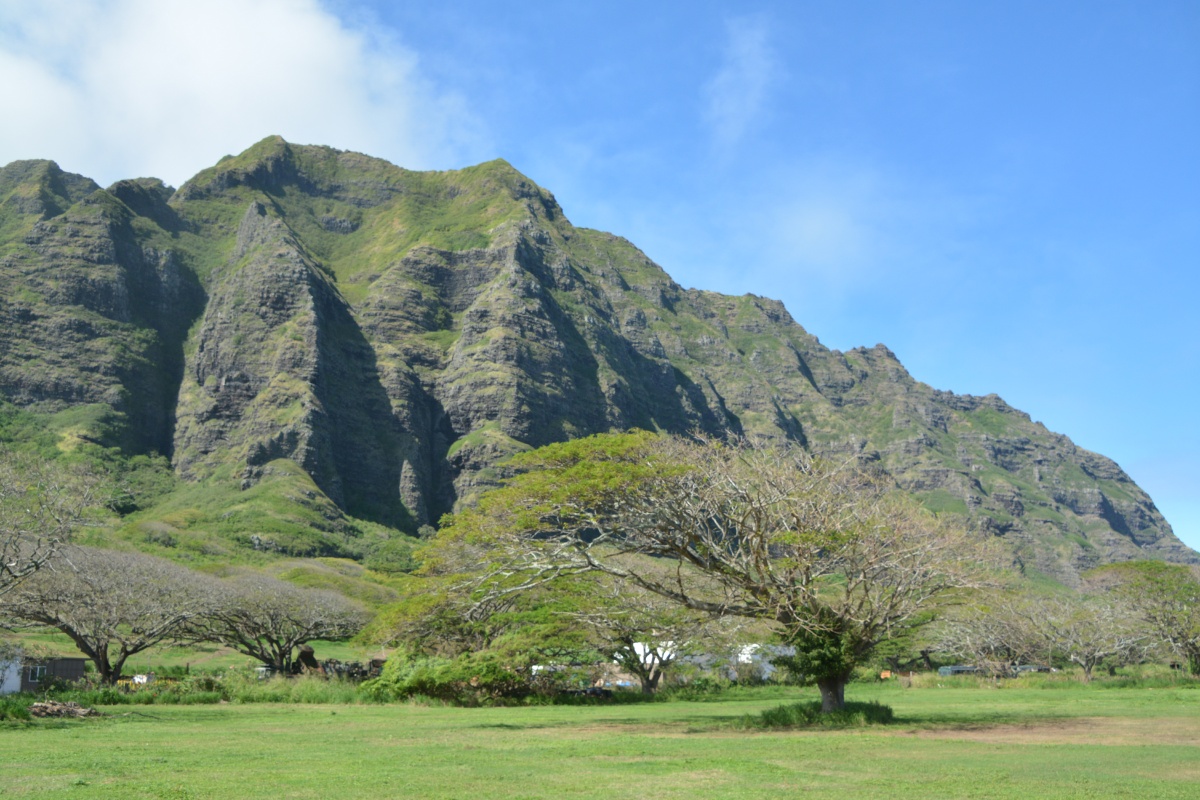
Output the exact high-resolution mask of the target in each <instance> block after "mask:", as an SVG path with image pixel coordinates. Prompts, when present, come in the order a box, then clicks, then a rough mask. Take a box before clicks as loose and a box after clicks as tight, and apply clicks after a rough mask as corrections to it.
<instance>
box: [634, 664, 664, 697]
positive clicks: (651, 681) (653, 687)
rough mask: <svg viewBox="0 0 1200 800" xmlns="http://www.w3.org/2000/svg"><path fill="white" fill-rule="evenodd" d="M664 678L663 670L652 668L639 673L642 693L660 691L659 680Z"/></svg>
mask: <svg viewBox="0 0 1200 800" xmlns="http://www.w3.org/2000/svg"><path fill="white" fill-rule="evenodd" d="M661 678H662V670H659V669H655V668H653V667H652V668H651V669H649V670H647V671H644V672H641V673H639V674H638V679H639V680H640V681H641V682H642V694H654V693H655V692H657V691H658V682H659V680H660V679H661Z"/></svg>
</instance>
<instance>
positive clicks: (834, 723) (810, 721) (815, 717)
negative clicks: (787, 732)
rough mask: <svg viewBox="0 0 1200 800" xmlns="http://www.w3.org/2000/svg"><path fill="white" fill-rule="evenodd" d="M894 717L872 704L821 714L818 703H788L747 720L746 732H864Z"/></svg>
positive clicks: (883, 706) (888, 711) (885, 708)
mask: <svg viewBox="0 0 1200 800" xmlns="http://www.w3.org/2000/svg"><path fill="white" fill-rule="evenodd" d="M893 718H894V714H893V713H892V708H891V706H885V705H882V704H880V703H876V702H874V701H872V702H870V703H855V702H849V703H846V707H845V708H843V709H841V710H839V711H830V712H828V713H826V712H823V711H821V701H819V700H813V701H810V702H806V703H791V704H789V705H783V706H778V707H776V708H771V709H767V710H766V711H764V712H762V713H761V714H759V715H758V716H757V717H747V718H746V720H745V724H746V727H748V728H767V729H772V728H864V727H866V726H868V725H886V724H888V723H889V722H891V721H892V719H893Z"/></svg>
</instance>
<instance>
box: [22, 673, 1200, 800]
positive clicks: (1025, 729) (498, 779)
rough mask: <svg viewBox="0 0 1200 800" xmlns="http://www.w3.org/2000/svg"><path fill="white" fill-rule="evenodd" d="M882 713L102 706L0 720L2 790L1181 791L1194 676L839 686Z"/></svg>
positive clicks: (1041, 794) (90, 793) (778, 695)
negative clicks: (879, 721) (769, 716)
mask: <svg viewBox="0 0 1200 800" xmlns="http://www.w3.org/2000/svg"><path fill="white" fill-rule="evenodd" d="M852 690H853V691H852V694H853V699H855V700H879V701H881V702H884V703H887V704H889V705H891V706H892V707H893V708H894V709H895V711H896V715H897V718H898V719H897V722H896V723H894V724H892V725H889V726H886V727H877V728H868V729H858V730H841V731H789V732H778V733H762V732H750V731H747V730H744V729H742V728H739V727H738V726H737V722H738V721H739V720H740V719H742V718H744V717H745V716H746V715H748V714H752V713H757V712H759V711H761V710H763V709H765V708H769V707H771V706H774V705H778V704H779V703H781V702H785V701H792V700H800V699H811V698H813V697H814V696H815V693H814V692H813V691H811V690H804V689H785V688H771V689H764V690H761V691H755V692H739V693H735V694H734V695H733V696H732V697H731V698H730V699H725V700H720V701H714V702H692V703H689V702H671V703H652V704H642V705H625V706H582V707H580V706H548V707H526V708H485V709H462V708H445V707H428V706H420V705H391V706H372V705H339V706H332V705H270V704H261V705H238V704H231V705H218V706H143V707H130V706H119V707H111V708H108V709H106V711H107V712H108V713H109V716H108V717H106V718H104V719H101V720H96V721H84V722H71V723H57V722H51V723H46V722H41V723H38V724H36V725H33V726H27V725H26V726H21V725H12V724H10V725H8V726H5V727H0V797H4V798H10V797H11V798H17V797H20V798H35V797H80V798H84V797H86V798H97V797H102V798H103V797H112V798H117V797H120V798H241V797H258V796H265V797H288V798H334V797H375V798H387V797H423V798H426V797H427V798H475V797H484V798H488V799H489V800H502V799H503V798H559V797H567V798H593V797H594V798H601V797H603V798H614V797H622V798H624V797H634V798H636V797H646V798H755V797H763V798H767V797H769V798H780V797H800V796H803V797H819V798H826V797H838V798H841V797H845V798H874V797H879V798H891V797H897V798H899V797H922V798H958V797H963V798H1022V800H1027V799H1028V798H1060V797H1061V798H1106V797H1123V798H1189V800H1190V799H1192V798H1196V797H1198V796H1200V691H1198V690H1195V689H1144V688H1143V689H1101V688H1076V687H1073V686H1066V687H1060V688H1022V687H1016V686H1009V687H1007V688H1001V689H988V688H927V689H902V688H899V687H896V686H868V685H855V686H853V687H852Z"/></svg>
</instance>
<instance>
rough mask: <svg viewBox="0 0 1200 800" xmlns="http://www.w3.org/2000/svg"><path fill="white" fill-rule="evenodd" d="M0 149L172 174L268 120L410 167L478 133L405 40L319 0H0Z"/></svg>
mask: <svg viewBox="0 0 1200 800" xmlns="http://www.w3.org/2000/svg"><path fill="white" fill-rule="evenodd" d="M0 87H3V88H2V89H0V96H2V97H3V102H4V106H5V112H6V113H5V115H6V117H7V121H6V123H5V124H4V125H3V126H0V164H2V163H7V162H8V161H10V160H13V159H17V158H53V159H55V160H57V161H59V162H60V163H61V164H62V166H63V167H64V168H66V169H69V170H72V171H77V172H82V173H85V174H88V175H89V176H90V177H93V178H95V179H96V180H98V181H99V182H101V183H107V182H110V181H113V180H116V179H118V178H123V177H133V176H141V175H155V176H158V177H161V178H163V179H165V180H167V181H168V182H171V183H175V184H178V183H179V182H181V181H183V180H185V179H186V178H188V177H190V176H191V175H192V174H193V173H194V172H196V171H197V170H198V169H200V168H202V167H204V166H208V165H209V164H211V163H213V162H215V161H216V160H217V159H218V158H220V157H221V156H222V155H224V154H226V153H232V152H239V151H240V150H242V149H244V148H246V147H247V146H249V145H250V144H252V143H253V142H255V141H257V140H258V139H261V138H262V137H264V136H266V135H269V134H273V133H278V134H281V135H282V136H284V138H286V139H289V140H291V141H296V142H304V143H321V144H330V145H333V146H335V147H341V148H347V149H354V150H363V151H365V152H368V153H371V154H372V155H379V156H383V157H385V158H388V159H390V160H392V161H395V162H397V163H400V164H402V165H404V166H408V167H418V168H420V167H433V166H451V165H453V164H454V162H455V161H456V160H461V159H463V158H464V157H466V158H474V157H475V156H477V155H478V154H479V151H481V150H482V149H483V148H482V147H480V146H479V140H480V139H481V137H480V136H479V134H478V126H477V124H476V123H475V121H474V120H473V118H472V116H471V114H470V113H469V111H468V110H467V109H466V107H465V103H463V102H462V101H461V100H460V99H459V98H457V97H455V96H454V95H452V94H449V93H446V92H443V91H440V90H439V89H438V88H437V87H435V86H432V85H430V83H429V82H428V81H427V80H425V79H424V78H423V77H422V75H421V72H420V68H419V64H418V61H417V58H416V55H415V54H414V53H413V52H412V51H411V50H409V49H406V48H405V47H403V46H401V45H400V44H399V43H397V42H396V41H393V40H388V39H385V38H380V37H378V36H376V35H374V34H371V33H368V32H367V31H365V30H361V29H357V28H354V27H351V26H349V25H347V24H346V23H344V22H343V21H342V20H339V19H338V18H337V17H335V16H333V15H332V14H330V13H329V12H328V11H326V10H325V9H324V8H322V7H321V5H320V4H319V3H318V2H317V0H205V1H204V2H202V3H201V2H166V1H164V0H75V1H74V2H55V1H54V0H32V1H31V0H12V2H6V3H5V4H4V6H3V10H0Z"/></svg>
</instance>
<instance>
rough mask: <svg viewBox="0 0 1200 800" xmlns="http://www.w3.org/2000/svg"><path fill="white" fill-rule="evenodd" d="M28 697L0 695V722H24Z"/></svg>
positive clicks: (27, 718) (26, 715)
mask: <svg viewBox="0 0 1200 800" xmlns="http://www.w3.org/2000/svg"><path fill="white" fill-rule="evenodd" d="M32 702H33V699H32V698H30V697H21V696H17V697H0V722H10V721H14V722H26V721H28V720H29V719H31V717H30V716H29V704H30V703H32Z"/></svg>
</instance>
